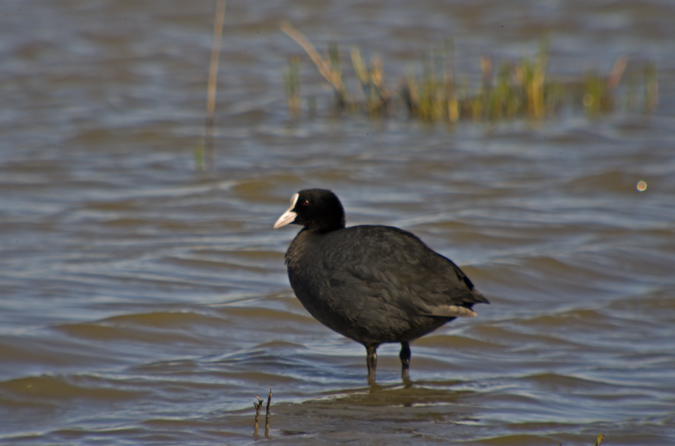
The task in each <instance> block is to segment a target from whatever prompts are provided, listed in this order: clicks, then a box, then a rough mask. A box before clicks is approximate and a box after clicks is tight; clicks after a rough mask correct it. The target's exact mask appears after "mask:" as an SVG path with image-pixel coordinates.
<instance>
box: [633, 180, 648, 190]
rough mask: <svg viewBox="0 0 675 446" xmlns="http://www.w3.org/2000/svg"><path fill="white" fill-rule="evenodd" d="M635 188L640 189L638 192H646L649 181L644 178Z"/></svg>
mask: <svg viewBox="0 0 675 446" xmlns="http://www.w3.org/2000/svg"><path fill="white" fill-rule="evenodd" d="M635 188H636V189H637V190H638V192H644V191H646V190H647V182H646V181H644V180H640V181H638V182H637V184H636V185H635Z"/></svg>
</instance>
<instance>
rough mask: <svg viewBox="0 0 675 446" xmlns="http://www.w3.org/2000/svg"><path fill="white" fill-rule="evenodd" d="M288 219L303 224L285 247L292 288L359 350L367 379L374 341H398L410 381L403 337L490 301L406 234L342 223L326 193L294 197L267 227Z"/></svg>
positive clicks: (319, 317)
mask: <svg viewBox="0 0 675 446" xmlns="http://www.w3.org/2000/svg"><path fill="white" fill-rule="evenodd" d="M290 223H293V224H297V225H300V226H303V227H304V229H302V230H301V231H300V232H299V233H298V235H297V236H296V237H295V239H294V240H293V241H292V242H291V246H290V247H289V248H288V251H287V252H286V264H287V265H288V277H289V279H290V282H291V286H292V287H293V291H295V295H296V296H297V297H298V299H299V300H300V302H301V303H302V305H304V307H305V308H306V309H307V311H309V312H310V313H311V314H312V316H314V317H315V318H316V319H317V320H318V321H319V322H321V323H322V324H324V325H326V326H327V327H329V328H331V329H333V330H335V331H337V332H338V333H340V334H342V335H344V336H346V337H348V338H350V339H353V340H354V341H356V342H360V343H361V344H363V345H364V346H365V347H366V351H367V354H368V356H367V364H368V381H369V382H370V383H374V381H375V367H376V365H377V355H376V350H377V347H378V346H379V345H380V344H382V343H385V342H400V343H401V353H400V355H399V356H400V358H401V366H402V372H401V374H402V377H403V380H404V381H405V382H406V383H409V382H410V379H409V375H408V368H409V366H410V345H409V342H410V341H412V340H414V339H417V338H419V337H420V336H423V335H425V334H427V333H429V332H431V331H433V330H435V329H437V328H438V327H440V326H441V325H443V324H445V323H447V322H450V321H451V320H453V319H455V318H456V317H472V316H475V315H476V313H474V312H473V310H472V307H473V305H474V304H477V303H485V304H487V303H489V302H488V301H487V299H485V297H483V295H482V294H481V293H480V292H478V291H477V290H476V289H475V288H474V286H473V284H472V283H471V281H470V280H469V278H468V277H467V276H466V274H464V273H463V272H462V270H460V269H459V267H458V266H457V265H455V264H454V263H453V262H452V261H450V260H448V259H446V258H445V257H443V256H441V255H440V254H437V253H436V252H434V251H432V250H431V249H430V248H429V247H428V246H427V245H425V244H424V243H423V242H422V241H421V240H420V239H419V238H417V237H416V236H415V235H413V234H411V233H410V232H407V231H403V230H401V229H398V228H393V227H389V226H352V227H350V228H345V214H344V210H343V208H342V204H341V203H340V200H339V199H338V197H337V196H335V194H334V193H333V192H331V191H329V190H323V189H307V190H302V191H300V192H298V193H297V194H295V195H293V197H292V198H291V207H290V208H289V209H288V210H287V211H286V212H285V213H284V214H283V215H282V216H281V217H279V219H278V220H277V222H276V223H275V224H274V228H275V229H276V228H280V227H282V226H285V225H287V224H290Z"/></svg>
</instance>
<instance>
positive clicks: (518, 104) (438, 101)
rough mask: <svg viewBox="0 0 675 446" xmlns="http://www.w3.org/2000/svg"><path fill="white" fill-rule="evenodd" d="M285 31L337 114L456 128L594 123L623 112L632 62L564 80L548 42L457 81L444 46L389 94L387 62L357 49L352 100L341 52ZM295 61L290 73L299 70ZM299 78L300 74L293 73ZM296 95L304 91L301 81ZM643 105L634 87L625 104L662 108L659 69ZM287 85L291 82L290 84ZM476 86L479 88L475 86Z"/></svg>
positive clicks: (484, 62)
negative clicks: (564, 117) (579, 117)
mask: <svg viewBox="0 0 675 446" xmlns="http://www.w3.org/2000/svg"><path fill="white" fill-rule="evenodd" d="M282 30H283V31H284V32H285V33H286V34H287V35H289V36H290V37H291V38H293V39H294V40H295V41H296V42H298V44H299V45H300V46H301V47H302V48H303V49H304V50H305V51H306V52H307V54H308V55H309V56H310V58H311V59H312V61H313V62H314V64H315V65H316V66H317V67H318V68H319V71H320V72H321V74H322V75H323V77H324V78H325V79H326V80H327V81H328V82H329V83H330V84H331V86H332V87H333V91H334V97H335V106H336V109H338V110H342V111H362V112H365V113H367V114H368V115H371V116H393V115H395V114H396V107H395V104H400V105H402V108H403V109H404V110H405V111H406V112H407V114H408V116H410V117H413V118H416V119H419V120H420V121H426V122H448V123H456V122H458V121H461V120H471V121H488V122H492V121H500V120H509V119H522V118H526V119H534V120H540V119H545V118H549V117H551V116H554V115H556V113H558V112H559V111H560V110H562V109H563V108H566V107H572V108H581V109H583V110H585V112H586V113H587V115H588V116H590V117H594V116H598V115H601V114H604V113H610V112H612V111H614V110H616V109H617V104H619V103H622V102H621V101H617V95H618V94H619V93H618V91H619V88H618V87H619V83H620V81H621V79H622V76H623V73H624V70H625V69H626V65H627V61H626V59H625V58H619V59H618V60H617V62H616V64H615V65H614V68H613V70H612V72H611V73H610V74H609V75H607V76H602V75H600V74H598V73H596V72H594V71H588V72H586V73H584V74H583V75H582V76H581V77H580V79H579V80H572V81H565V82H562V81H558V80H556V79H553V78H552V77H551V76H550V75H549V74H548V72H547V66H548V61H549V56H550V53H549V48H550V45H549V41H548V39H541V41H540V43H539V48H538V51H537V53H536V54H535V55H534V56H533V57H524V58H521V59H518V60H507V61H501V62H499V63H496V62H495V61H494V60H493V59H492V58H490V57H486V56H483V57H481V58H480V82H475V81H474V82H473V83H472V82H471V81H470V80H467V79H458V78H457V76H456V74H455V68H456V67H455V65H456V64H455V60H454V47H453V45H452V42H449V43H448V42H446V43H445V45H444V47H443V49H442V50H441V51H435V52H431V53H430V54H428V55H427V56H425V57H424V58H423V59H422V61H421V63H420V67H419V69H417V70H415V69H413V70H408V74H407V75H406V76H405V77H404V79H403V81H402V82H401V84H400V85H399V86H398V87H397V88H393V89H392V88H387V87H386V85H385V83H384V78H385V73H384V70H383V64H382V60H381V59H380V58H379V57H373V58H372V59H371V61H370V64H366V62H365V60H364V59H363V56H362V55H361V51H360V49H359V48H357V47H354V48H352V49H351V51H350V55H351V62H352V68H353V70H354V73H355V76H356V80H357V81H358V84H359V87H360V94H358V95H349V94H348V93H347V90H346V88H345V83H344V81H343V75H342V65H341V58H340V51H339V48H338V45H337V44H335V43H333V44H331V45H330V46H329V50H328V55H327V56H326V57H324V56H322V55H320V54H319V53H318V51H316V50H315V49H314V47H313V46H312V44H311V43H310V42H309V40H307V39H306V38H305V37H304V36H303V35H302V34H301V33H300V31H298V30H297V29H295V28H294V27H293V26H291V25H290V24H288V23H284V24H282ZM297 63H298V59H297V57H295V58H291V61H290V62H289V66H288V69H287V71H286V72H287V73H288V72H291V71H292V70H293V68H292V66H293V64H297ZM295 70H296V72H297V68H295ZM297 82H298V84H297V88H295V89H294V90H293V91H299V80H298V81H297ZM639 82H641V83H642V84H643V85H644V88H643V89H642V90H643V93H642V96H643V100H642V101H638V100H636V99H635V96H636V91H638V90H639V89H638V90H636V89H635V88H632V89H630V91H629V92H628V97H629V99H628V100H627V101H623V103H624V104H625V105H626V106H627V107H628V108H629V109H638V108H639V107H637V106H636V104H638V103H640V102H642V103H643V104H644V105H643V107H642V110H644V111H645V112H652V111H654V110H655V109H656V107H657V105H658V83H657V72H656V67H655V66H654V65H653V64H651V65H647V66H646V68H645V70H644V73H643V75H642V79H640V80H639ZM287 84H288V82H287V81H285V85H287ZM472 84H475V85H472ZM286 91H287V99H288V100H289V109H290V110H291V113H292V114H294V115H296V116H297V115H298V114H299V113H300V110H299V109H298V108H297V105H293V106H292V105H291V104H299V101H298V100H294V102H291V99H290V98H292V95H291V94H290V93H289V88H288V87H287V88H286Z"/></svg>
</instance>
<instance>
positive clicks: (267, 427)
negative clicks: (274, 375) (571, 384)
mask: <svg viewBox="0 0 675 446" xmlns="http://www.w3.org/2000/svg"><path fill="white" fill-rule="evenodd" d="M261 403H262V400H261ZM271 403H272V387H270V393H269V395H267V408H266V409H265V437H267V438H269V437H270V415H271V412H270V404H271Z"/></svg>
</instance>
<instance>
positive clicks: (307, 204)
mask: <svg viewBox="0 0 675 446" xmlns="http://www.w3.org/2000/svg"><path fill="white" fill-rule="evenodd" d="M300 206H309V200H305V201H302V202H301V203H300Z"/></svg>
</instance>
